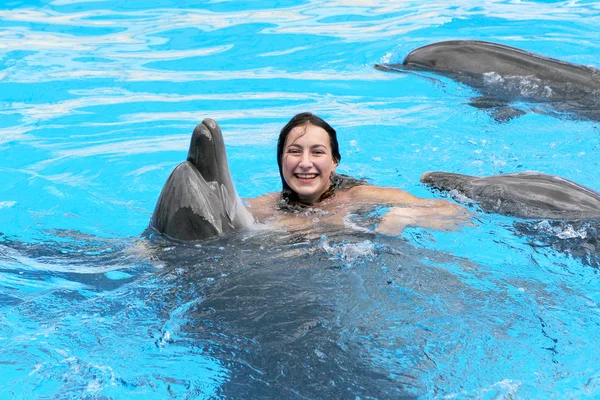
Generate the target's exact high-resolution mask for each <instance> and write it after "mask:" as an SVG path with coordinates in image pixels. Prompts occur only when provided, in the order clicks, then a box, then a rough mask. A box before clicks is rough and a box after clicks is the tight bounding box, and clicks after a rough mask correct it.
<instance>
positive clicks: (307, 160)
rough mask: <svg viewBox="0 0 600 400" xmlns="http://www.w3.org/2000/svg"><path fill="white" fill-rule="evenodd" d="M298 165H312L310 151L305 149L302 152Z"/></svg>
mask: <svg viewBox="0 0 600 400" xmlns="http://www.w3.org/2000/svg"><path fill="white" fill-rule="evenodd" d="M300 166H301V167H311V166H312V159H311V157H310V153H309V152H308V151H305V152H304V153H302V159H301V160H300Z"/></svg>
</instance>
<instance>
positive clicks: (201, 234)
mask: <svg viewBox="0 0 600 400" xmlns="http://www.w3.org/2000/svg"><path fill="white" fill-rule="evenodd" d="M253 222H254V217H253V216H252V214H250V212H249V211H248V210H247V209H246V207H245V206H244V204H243V202H242V200H241V199H240V197H239V196H238V194H237V191H236V190H235V186H234V185H233V181H232V179H231V173H230V171H229V165H228V162H227V153H226V152H225V143H224V141H223V134H222V133H221V128H220V127H219V125H218V124H217V122H216V121H214V120H212V119H210V118H207V119H205V120H203V121H202V123H201V124H198V125H197V126H196V128H195V129H194V132H193V134H192V138H191V141H190V149H189V151H188V156H187V160H186V161H184V162H182V163H181V164H179V165H178V166H177V167H175V169H174V170H173V172H172V173H171V175H170V176H169V178H168V179H167V182H166V183H165V185H164V187H163V189H162V191H161V193H160V196H159V198H158V202H157V203H156V207H155V209H154V213H153V214H152V219H151V221H150V227H151V228H153V229H154V230H155V231H157V232H159V233H162V234H164V235H166V236H168V237H170V238H172V239H178V240H185V241H188V240H202V239H207V238H210V237H213V236H218V235H222V234H225V233H230V232H235V231H238V230H240V229H243V228H245V227H247V226H250V225H251V224H252V223H253Z"/></svg>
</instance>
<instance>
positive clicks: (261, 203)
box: [244, 192, 280, 222]
mask: <svg viewBox="0 0 600 400" xmlns="http://www.w3.org/2000/svg"><path fill="white" fill-rule="evenodd" d="M279 196H280V194H279V193H277V192H275V193H267V194H263V195H262V196H259V197H254V198H252V199H244V203H245V204H246V208H247V209H248V211H250V213H251V214H252V215H253V216H254V218H256V219H257V220H258V221H259V222H264V221H265V219H267V218H269V217H272V216H273V214H274V213H275V204H276V203H277V200H278V199H279Z"/></svg>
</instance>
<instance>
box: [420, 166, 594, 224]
mask: <svg viewBox="0 0 600 400" xmlns="http://www.w3.org/2000/svg"><path fill="white" fill-rule="evenodd" d="M421 182H423V183H424V184H425V185H428V186H430V187H433V188H435V189H438V190H442V191H448V192H452V191H454V192H455V193H459V194H461V195H464V196H466V197H468V198H469V199H471V200H474V201H476V202H478V204H479V206H480V207H481V209H482V210H484V211H486V212H493V213H499V214H505V215H509V216H513V217H519V218H529V219H551V220H595V221H600V194H599V193H597V192H595V191H593V190H591V189H589V188H586V187H584V186H581V185H579V184H577V183H575V182H571V181H569V180H567V179H564V178H561V177H559V176H554V175H547V174H542V173H539V172H520V173H515V174H504V175H494V176H489V177H484V178H479V177H475V176H469V175H461V174H454V173H450V172H426V173H424V174H423V175H422V176H421Z"/></svg>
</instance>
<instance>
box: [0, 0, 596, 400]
mask: <svg viewBox="0 0 600 400" xmlns="http://www.w3.org/2000/svg"><path fill="white" fill-rule="evenodd" d="M0 27H1V29H0V93H1V95H0V99H1V107H0V154H1V157H0V182H1V185H0V270H1V273H0V315H1V320H0V397H2V398H133V397H139V398H157V399H158V398H168V397H175V398H210V397H222V398H326V397H329V398H357V397H360V398H399V397H402V396H405V397H422V398H486V399H487V398H598V397H600V367H598V366H599V365H600V359H599V356H598V354H600V345H599V344H598V341H597V339H596V337H597V333H596V332H597V331H598V326H599V325H600V308H599V306H598V304H599V301H600V295H599V293H600V292H599V289H600V287H599V284H598V274H597V271H598V264H599V262H598V258H597V257H598V251H599V248H598V244H597V243H598V240H597V237H598V232H597V227H596V226H594V225H591V224H583V225H582V224H579V225H569V224H553V223H549V222H544V221H516V220H513V219H511V218H508V217H502V216H497V215H489V214H483V213H478V214H477V218H476V224H475V226H474V227H465V228H463V229H461V230H460V231H457V232H432V231H427V230H421V229H409V230H407V231H405V232H404V234H403V235H402V236H401V237H397V238H393V237H383V236H375V235H372V234H368V233H357V232H354V233H348V232H343V233H340V234H332V233H329V234H326V235H321V234H317V235H310V234H307V235H306V236H304V237H289V236H286V235H282V234H281V233H275V234H273V233H269V232H263V233H251V234H250V233H244V234H240V235H237V236H233V237H229V238H225V239H222V240H221V239H220V240H215V241H210V242H208V243H203V244H198V245H195V244H190V245H178V244H174V243H168V242H163V241H160V240H159V239H157V240H154V241H149V240H145V239H142V238H141V237H140V234H141V233H142V232H143V231H144V229H145V228H146V227H147V224H148V221H149V218H150V215H151V213H152V210H153V208H154V205H155V202H156V200H157V198H158V194H159V193H160V190H161V188H162V185H163V183H164V182H165V180H166V178H167V176H168V175H169V173H170V172H171V170H172V169H173V168H174V166H175V165H177V163H179V162H180V161H182V160H183V158H184V157H185V154H186V151H187V146H188V143H189V142H188V141H189V137H190V134H191V132H192V130H193V127H194V126H195V124H197V123H198V122H200V121H201V120H202V119H203V118H205V117H211V118H214V119H216V120H217V121H218V122H219V123H220V124H221V127H222V129H223V132H224V135H225V141H226V145H227V150H228V155H229V160H230V167H231V170H232V174H233V177H234V180H235V184H236V186H237V189H238V192H239V193H240V195H241V196H242V197H254V196H258V195H261V194H264V193H267V192H271V191H276V190H278V189H279V176H278V173H277V169H276V167H275V165H276V164H275V162H276V161H275V143H276V136H277V134H278V132H279V130H280V129H281V127H282V126H283V125H284V124H285V123H286V122H287V120H289V118H290V117H291V116H293V115H294V114H295V113H297V112H301V111H306V110H309V111H313V112H315V113H316V114H318V115H320V116H322V117H323V118H325V119H326V120H327V121H329V122H330V123H331V124H332V125H333V126H334V127H335V128H336V129H337V131H338V135H339V139H340V146H341V153H342V162H341V165H340V169H339V170H340V171H341V172H344V173H347V174H350V175H353V176H357V177H364V178H368V179H369V180H370V181H371V182H372V183H375V184H378V185H385V186H393V187H398V188H402V189H405V190H408V191H410V192H411V193H413V194H416V195H419V196H427V197H431V196H439V194H436V193H431V192H430V191H429V190H428V189H427V188H426V187H424V186H423V185H421V184H420V183H419V177H420V175H421V173H422V172H424V171H428V170H445V171H452V172H459V173H466V174H471V175H480V176H483V175H491V174H497V173H509V172H518V171H525V170H538V171H543V172H546V173H550V174H557V175H560V176H563V177H565V178H568V179H571V180H573V181H575V182H578V183H581V184H583V185H586V186H588V187H590V188H593V189H595V190H600V185H599V184H598V179H597V177H596V174H597V170H598V164H599V161H600V156H599V155H598V154H600V152H599V151H598V150H599V149H600V136H599V132H598V124H597V122H594V121H586V120H577V119H572V118H568V117H566V116H560V115H558V116H557V115H549V114H548V113H546V112H545V110H544V109H543V106H542V105H540V104H517V105H516V106H517V107H519V108H521V109H523V110H526V111H528V112H527V113H526V114H525V115H523V116H521V117H519V118H516V119H513V120H510V121H508V122H506V123H498V122H496V121H495V120H494V119H492V118H491V117H490V116H489V115H488V114H487V113H485V112H484V111H482V110H478V109H475V108H473V107H470V106H469V105H468V103H469V101H470V99H471V98H472V97H476V96H477V95H478V94H477V93H476V92H474V91H473V90H472V89H470V88H468V87H464V86H461V85H459V84H457V83H455V82H453V81H451V80H447V79H445V78H440V77H437V79H436V80H435V81H432V80H430V79H426V78H424V77H422V76H416V75H404V74H386V73H383V72H380V71H377V70H375V69H374V68H373V65H374V64H375V63H381V62H394V61H397V62H400V61H401V60H402V59H403V57H404V56H405V55H406V54H407V53H408V52H409V51H411V50H413V49H415V48H417V47H419V46H422V45H425V44H428V43H431V42H434V41H440V40H449V39H479V40H489V41H495V42H500V43H503V44H507V45H511V46H515V47H519V48H523V49H526V50H529V51H533V52H537V53H541V54H545V55H548V56H550V57H554V58H558V59H561V60H565V61H569V62H573V63H578V64H585V65H592V66H596V67H600V63H598V60H597V54H599V52H600V40H599V35H598V32H599V31H600V30H599V29H598V28H599V27H600V8H599V7H598V5H597V4H596V3H595V2H584V1H579V2H578V1H570V2H560V1H559V2H557V1H538V2H518V1H488V2H484V3H482V2H476V1H461V2H455V3H454V4H453V5H451V6H450V5H444V4H437V3H432V4H420V3H418V2H410V1H405V2H386V1H363V2H358V1H357V2H345V1H329V2H318V1H313V2H298V1H284V2H264V1H263V2H247V3H241V2H230V1H210V2H203V3H200V2H191V1H178V2H175V1H167V0H163V1H154V2H152V5H147V4H146V3H142V2H134V3H133V4H131V2H125V1H110V2H109V1H86V0H53V1H12V2H8V3H3V5H2V6H0ZM474 210H476V209H475V208H474Z"/></svg>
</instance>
